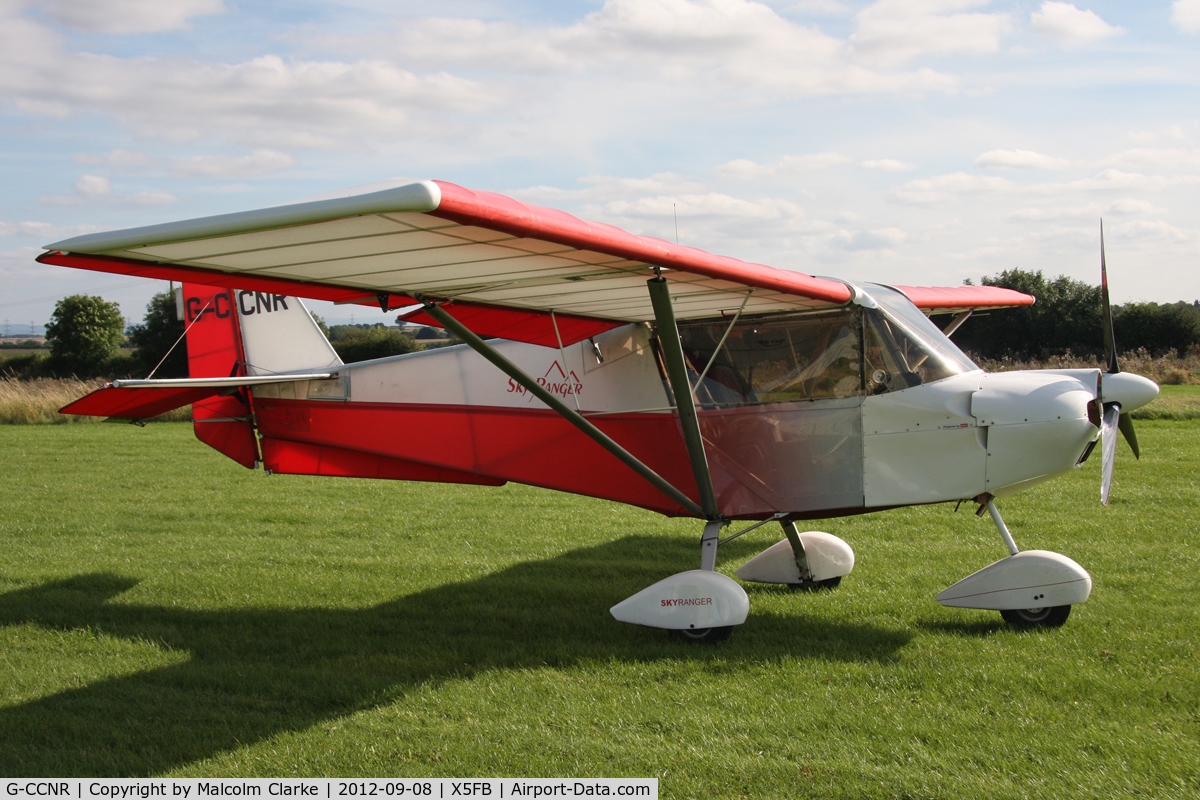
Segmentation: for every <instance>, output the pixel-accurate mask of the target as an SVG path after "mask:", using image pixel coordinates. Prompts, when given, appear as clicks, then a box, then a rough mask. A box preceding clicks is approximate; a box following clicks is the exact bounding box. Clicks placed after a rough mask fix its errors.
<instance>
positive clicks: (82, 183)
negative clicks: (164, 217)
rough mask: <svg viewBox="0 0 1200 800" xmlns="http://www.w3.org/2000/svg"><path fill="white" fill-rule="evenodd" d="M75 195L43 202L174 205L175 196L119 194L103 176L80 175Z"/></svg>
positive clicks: (47, 203)
mask: <svg viewBox="0 0 1200 800" xmlns="http://www.w3.org/2000/svg"><path fill="white" fill-rule="evenodd" d="M71 188H72V189H74V190H75V193H74V194H68V195H46V196H43V197H42V198H41V202H42V203H44V204H46V205H51V206H77V205H82V204H84V203H105V204H113V205H135V206H147V205H166V204H170V203H174V202H175V201H176V198H175V196H174V195H171V194H168V193H166V192H147V191H142V192H136V193H134V194H119V193H117V192H114V191H113V189H112V181H111V180H109V179H108V178H106V177H104V176H103V175H80V176H79V178H78V179H77V180H76V181H75V183H74V184H73V185H72V187H71Z"/></svg>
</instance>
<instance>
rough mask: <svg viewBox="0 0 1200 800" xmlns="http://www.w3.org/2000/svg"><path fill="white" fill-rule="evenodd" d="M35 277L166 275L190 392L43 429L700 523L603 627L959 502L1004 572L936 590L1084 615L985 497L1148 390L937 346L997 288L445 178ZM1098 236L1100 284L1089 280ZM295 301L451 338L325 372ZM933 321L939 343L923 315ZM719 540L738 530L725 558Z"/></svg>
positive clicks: (720, 611)
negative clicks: (178, 424) (702, 234)
mask: <svg viewBox="0 0 1200 800" xmlns="http://www.w3.org/2000/svg"><path fill="white" fill-rule="evenodd" d="M46 249H47V251H48V252H46V253H44V254H42V255H41V256H40V257H39V258H38V260H39V261H41V262H43V263H46V264H56V265H61V266H67V267H77V268H80V269H88V270H99V271H102V272H113V273H119V274H124V275H133V276H140V277H151V278H160V279H164V280H173V281H180V282H181V283H182V284H183V287H182V291H181V292H180V294H179V296H178V301H179V305H180V310H181V315H182V317H183V318H184V319H185V324H186V326H187V328H186V338H187V350H188V363H189V371H190V375H191V377H189V378H187V379H179V380H164V379H157V380H156V379H153V378H152V377H151V378H148V379H146V380H118V381H113V382H112V383H111V384H109V385H107V386H105V387H104V388H102V389H99V390H97V391H96V392H94V393H92V394H90V395H88V396H86V397H84V398H81V399H80V400H78V401H76V402H74V403H72V404H70V405H69V406H67V407H66V408H64V409H63V411H64V412H65V413H73V414H89V415H100V416H107V417H115V418H126V419H132V420H140V419H145V418H148V417H152V416H154V415H157V414H160V413H162V412H163V411H166V410H169V409H171V408H175V407H178V406H182V405H185V404H187V403H192V404H193V414H194V419H195V432H196V436H197V437H198V438H199V439H201V440H202V441H204V442H205V443H207V444H209V445H210V446H212V447H214V448H216V449H217V450H219V451H220V452H222V453H224V454H225V455H227V456H229V457H230V458H232V459H234V460H235V461H238V462H239V463H241V464H243V465H244V466H246V467H250V468H253V467H255V466H258V465H261V466H262V467H263V468H264V469H265V470H267V471H268V472H270V473H280V474H304V475H331V476H353V477H366V478H385V479H394V480H416V481H440V482H449V483H468V484H481V485H491V486H498V485H501V484H503V483H505V482H506V481H516V482H519V483H526V484H531V485H534V486H543V487H547V488H551V489H559V490H562V491H567V492H574V493H578V494H583V495H589V496H592V497H600V498H606V499H609V500H615V501H620V502H623V503H629V504H632V505H636V506H640V507H642V508H647V509H651V510H653V511H657V512H659V513H661V514H666V515H671V516H690V517H695V518H697V519H699V520H703V533H702V536H701V539H700V568H699V569H696V570H689V571H685V572H681V573H678V574H675V575H671V576H669V577H667V578H665V579H664V580H662V581H660V582H658V583H656V584H654V585H653V586H650V587H648V588H647V589H644V590H642V591H641V592H639V593H637V594H635V595H633V596H632V597H630V598H628V599H626V600H624V601H623V602H621V603H619V604H617V605H616V606H614V607H613V608H612V610H611V613H612V615H613V616H614V617H615V618H616V619H618V620H621V621H624V622H629V623H634V624H638V625H644V626H648V627H652V628H661V629H666V630H670V631H673V632H675V633H676V634H677V635H679V636H680V637H682V638H684V639H687V640H692V641H713V640H719V639H723V638H725V637H727V636H728V635H729V632H730V629H731V627H732V626H735V625H740V624H742V623H743V622H744V621H745V620H746V617H747V614H748V611H749V599H748V597H747V595H746V592H745V590H744V589H743V588H742V586H741V584H739V583H738V581H736V580H734V579H732V578H730V577H727V576H726V575H724V574H722V573H719V572H716V571H715V567H716V563H717V550H718V546H719V545H720V544H722V543H724V542H727V541H729V540H730V539H732V538H734V537H736V536H740V535H742V534H743V533H746V532H748V531H750V530H753V529H755V528H757V527H760V526H762V525H765V524H768V523H776V524H779V525H780V526H781V527H782V529H783V534H784V537H785V538H784V539H783V540H782V541H780V542H779V543H778V544H776V545H774V546H772V547H771V548H769V549H767V550H766V551H765V552H763V553H761V554H759V555H758V556H756V557H754V558H752V559H751V560H749V561H748V562H746V563H745V564H743V565H742V566H740V567H739V568H738V569H737V570H736V575H737V576H738V577H739V578H741V579H742V580H745V581H759V582H766V583H777V584H788V585H793V586H822V585H824V586H828V585H836V583H837V582H838V581H840V580H841V578H842V577H843V576H844V575H846V574H848V573H849V572H850V571H851V569H852V568H853V566H854V553H853V551H852V549H851V548H850V546H849V545H848V544H847V543H846V542H844V541H843V540H842V539H840V538H838V537H835V536H832V535H830V534H828V533H823V532H820V531H800V530H799V526H798V525H797V522H799V521H803V520H810V519H825V518H831V517H838V516H846V515H852V514H863V513H868V512H873V511H879V510H883V509H889V508H896V507H900V506H910V505H919V504H929V503H943V502H954V501H964V500H967V501H971V502H973V503H976V504H978V511H977V513H979V514H980V515H982V514H983V513H984V511H985V510H986V512H987V513H989V514H990V516H991V518H992V520H993V521H994V523H995V525H996V528H997V530H998V531H999V533H1000V536H1001V538H1002V539H1003V541H1004V544H1005V545H1006V547H1007V548H1008V551H1009V553H1010V555H1009V556H1007V557H1005V558H1003V559H1000V560H999V561H997V562H995V563H993V564H991V565H990V566H987V567H985V568H983V569H982V570H980V571H978V572H976V573H974V574H973V575H970V576H968V577H966V578H964V579H963V580H961V581H959V582H958V583H956V584H954V585H953V586H951V587H949V588H948V589H946V590H945V591H943V592H941V593H940V594H938V595H937V600H938V601H940V602H941V603H943V604H944V605H947V606H958V607H967V608H983V609H994V610H998V611H999V612H1000V613H1001V614H1002V615H1003V617H1004V618H1005V619H1006V620H1007V621H1009V622H1010V623H1012V624H1015V625H1042V626H1056V625H1061V624H1062V623H1063V622H1064V621H1065V620H1066V618H1067V615H1068V614H1069V612H1070V608H1071V606H1072V605H1073V604H1076V603H1082V602H1084V601H1085V600H1087V598H1088V596H1089V594H1090V593H1091V584H1092V582H1091V577H1090V576H1089V575H1088V573H1087V572H1086V571H1085V570H1084V569H1083V568H1082V567H1081V566H1080V565H1079V564H1077V563H1076V562H1075V561H1073V560H1071V559H1070V558H1068V557H1066V556H1064V555H1060V554H1057V553H1051V552H1047V551H1041V550H1025V551H1020V550H1019V549H1018V548H1017V545H1016V544H1015V542H1014V541H1013V537H1012V535H1011V534H1010V532H1009V531H1008V529H1007V527H1006V526H1005V524H1004V520H1003V519H1002V518H1001V516H1000V512H999V510H998V508H997V505H996V501H997V500H999V499H1003V498H1005V497H1008V496H1010V495H1013V494H1015V493H1017V492H1020V491H1022V490H1025V489H1028V488H1030V487H1032V486H1036V485H1037V484H1040V483H1042V482H1044V481H1046V480H1048V479H1050V478H1052V477H1054V476H1056V475H1060V474H1062V473H1065V472H1068V471H1070V470H1072V469H1073V468H1075V467H1076V466H1077V465H1079V464H1080V463H1082V462H1083V461H1084V460H1085V459H1086V458H1087V457H1088V456H1089V455H1090V454H1091V452H1092V449H1093V447H1094V446H1095V445H1096V443H1097V441H1102V442H1103V447H1102V457H1103V469H1102V492H1101V493H1102V499H1103V500H1104V501H1105V502H1107V500H1108V492H1109V487H1110V484H1111V480H1112V466H1113V461H1114V458H1115V448H1116V431H1117V430H1120V431H1122V432H1123V433H1124V435H1125V436H1126V438H1127V439H1128V440H1129V443H1130V445H1131V446H1132V448H1133V450H1134V453H1135V455H1136V454H1137V439H1136V436H1135V435H1134V431H1133V427H1132V423H1131V421H1130V418H1129V417H1128V416H1127V414H1126V413H1123V412H1129V411H1132V410H1133V409H1135V408H1138V407H1139V406H1142V405H1144V404H1146V403H1148V402H1149V401H1150V400H1152V399H1153V398H1154V397H1155V396H1156V395H1157V393H1158V387H1157V386H1156V385H1155V384H1154V383H1153V382H1151V381H1149V380H1147V379H1146V378H1143V377H1140V376H1137V375H1132V374H1129V373H1125V372H1121V371H1120V368H1119V365H1118V364H1117V360H1116V355H1115V346H1114V344H1113V339H1112V322H1111V312H1110V310H1109V305H1108V294H1107V292H1108V289H1107V278H1106V277H1105V278H1104V280H1103V284H1102V285H1103V291H1104V310H1105V317H1106V330H1105V342H1106V350H1107V365H1106V368H1105V369H1104V370H1099V369H1076V370H1041V371H1023V372H1008V373H1001V374H985V373H984V372H983V371H982V370H980V369H979V367H977V366H976V365H975V364H974V363H972V361H971V359H970V358H968V357H967V356H966V355H965V354H964V353H963V352H962V351H961V350H960V349H959V348H958V347H956V346H955V345H954V343H953V342H952V341H951V340H950V338H949V336H948V334H950V333H952V332H953V330H954V328H956V327H957V326H958V325H959V324H961V323H962V322H963V321H964V320H965V319H966V317H968V316H969V315H970V314H971V312H972V311H974V310H977V309H996V308H1004V307H1012V306H1021V305H1027V304H1029V303H1032V302H1033V300H1034V298H1032V297H1030V296H1028V295H1025V294H1021V293H1018V292H1014V291H1010V290H1007V289H1002V288H998V287H991V286H958V287H952V288H928V287H908V286H888V285H883V284H863V285H856V284H853V283H851V282H849V281H842V280H837V279H833V278H820V277H812V276H809V275H805V274H802V273H799V272H794V271H788V270H781V269H776V268H772V267H768V266H763V265H758V264H750V263H746V262H743V261H739V260H737V259H734V258H730V257H725V256H717V255H713V254H711V253H707V252H705V251H702V250H698V249H695V248H691V247H682V246H679V245H677V244H671V243H669V242H666V241H663V240H660V239H654V238H648V237H643V236H637V235H633V234H630V233H628V232H626V231H623V230H621V229H619V228H615V227H612V226H609V225H602V224H596V223H589V222H585V221H582V220H580V219H578V218H576V217H573V216H571V215H569V214H566V213H564V212H561V211H556V210H553V209H548V208H540V207H536V206H531V205H527V204H525V203H521V202H519V201H517V200H513V199H511V198H508V197H504V196H501V195H497V194H492V193H488V192H474V191H470V190H468V189H465V188H463V187H461V186H457V185H455V184H452V183H446V182H442V181H413V182H393V183H391V184H385V185H379V184H374V185H369V186H367V187H357V188H352V189H347V190H342V191H340V192H334V193H331V194H329V195H325V196H321V197H317V198H311V199H307V200H305V201H300V202H297V203H293V204H288V205H282V206H275V207H271V208H265V209H259V210H254V211H246V212H241V213H233V214H225V215H220V216H214V217H205V218H200V219H192V220H186V221H182V222H172V223H166V224H162V225H152V226H148V227H142V228H133V229H129V230H120V231H107V232H102V233H93V234H88V235H85V236H79V237H75V238H72V239H68V240H65V241H61V242H57V243H55V244H52V245H48V246H47V248H46ZM1103 259H1104V256H1103V232H1101V266H1102V275H1103V274H1104V265H1103ZM301 297H305V298H315V299H320V300H329V301H333V302H336V303H359V304H364V305H378V306H379V307H380V308H382V309H383V310H384V311H385V312H386V311H389V310H391V309H400V308H410V310H408V311H407V312H406V313H404V314H403V315H402V316H401V317H400V319H402V320H408V321H412V322H418V323H424V324H429V325H437V326H440V327H442V328H444V329H445V330H447V331H449V332H451V333H453V334H454V335H456V336H457V337H458V338H459V339H461V340H462V341H463V342H464V344H461V345H457V346H454V347H448V348H444V349H439V350H434V351H424V352H418V353H412V354H407V355H400V356H395V357H391V358H381V359H375V360H372V361H364V362H359V363H353V364H343V363H342V361H341V360H340V359H339V358H338V356H337V354H336V353H335V352H334V350H333V348H332V347H331V346H330V344H329V342H328V341H327V340H326V338H325V336H324V335H323V334H322V333H321V331H320V329H319V328H318V326H317V325H316V323H315V322H314V321H313V319H312V316H311V315H310V314H309V312H308V311H307V309H306V308H305V306H304V305H303V303H302V302H301V301H300V300H299V299H298V298H301ZM948 312H953V313H955V314H956V316H955V317H954V319H953V321H952V322H951V323H950V324H949V325H948V326H947V327H946V329H945V330H939V329H938V327H937V326H935V325H934V324H933V323H932V322H931V321H930V320H929V318H928V316H927V315H929V314H932V313H948ZM735 521H741V522H744V523H748V524H746V525H745V527H743V528H742V529H741V530H739V531H737V532H735V533H732V534H730V535H727V536H724V537H722V535H721V534H722V531H723V530H724V529H725V528H726V526H729V525H730V524H731V523H733V522H735Z"/></svg>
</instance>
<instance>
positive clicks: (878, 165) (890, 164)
mask: <svg viewBox="0 0 1200 800" xmlns="http://www.w3.org/2000/svg"><path fill="white" fill-rule="evenodd" d="M859 166H861V167H862V168H863V169H873V170H877V171H879V172H908V171H909V170H914V169H916V168H917V165H916V164H909V163H908V162H906V161H897V160H896V159H894V158H880V159H876V160H874V161H863V162H861V163H860V164H859Z"/></svg>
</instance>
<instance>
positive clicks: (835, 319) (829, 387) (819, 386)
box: [679, 307, 863, 408]
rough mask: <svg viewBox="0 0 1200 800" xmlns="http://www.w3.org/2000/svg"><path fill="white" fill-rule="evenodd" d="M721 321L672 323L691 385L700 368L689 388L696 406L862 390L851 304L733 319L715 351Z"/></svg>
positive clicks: (857, 320)
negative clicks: (803, 312) (693, 391)
mask: <svg viewBox="0 0 1200 800" xmlns="http://www.w3.org/2000/svg"><path fill="white" fill-rule="evenodd" d="M728 328H729V323H728V322H726V321H723V320H718V321H714V322H697V323H684V324H682V325H680V326H679V336H680V343H681V344H682V346H683V353H684V357H685V359H686V360H687V362H688V372H689V377H690V379H691V381H692V383H693V385H696V380H697V378H698V377H699V376H700V374H701V373H704V371H705V369H706V368H707V370H708V371H707V373H706V374H705V375H704V380H703V381H702V382H701V383H700V384H699V385H698V386H697V387H696V392H695V396H696V402H697V404H698V405H700V406H701V407H709V408H714V407H715V408H720V407H726V406H738V405H755V404H760V403H784V402H790V401H794V400H811V399H814V398H824V397H853V396H856V395H860V394H862V392H863V375H862V366H861V362H862V358H861V355H860V354H861V349H862V321H861V311H860V310H859V309H858V308H856V307H847V308H839V309H834V310H832V311H825V312H820V313H810V314H804V315H792V316H787V317H771V318H762V319H756V320H746V321H742V322H738V323H737V324H736V325H735V326H734V327H733V329H732V330H731V331H729V336H728V337H727V338H726V340H725V343H724V345H722V346H721V348H720V350H719V351H718V350H717V345H718V344H719V343H720V341H721V337H722V336H724V335H725V332H726V331H727V330H728ZM714 353H716V358H713V354H714ZM710 361H711V362H712V363H711V366H710V365H709V362H710Z"/></svg>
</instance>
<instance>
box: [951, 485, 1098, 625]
mask: <svg viewBox="0 0 1200 800" xmlns="http://www.w3.org/2000/svg"><path fill="white" fill-rule="evenodd" d="M976 500H977V501H978V502H979V511H978V512H976V513H978V514H979V515H980V516H982V515H983V512H984V511H985V510H986V511H987V512H988V514H989V515H990V516H991V518H992V522H993V523H995V525H996V530H997V531H999V532H1000V538H1002V539H1003V540H1004V546H1005V547H1007V548H1008V552H1009V553H1010V554H1011V555H1009V557H1008V558H1002V559H1000V560H999V561H997V562H996V563H994V564H990V565H988V566H986V567H984V568H983V569H981V570H979V571H978V572H976V573H975V574H974V575H968V576H967V577H965V578H963V579H962V580H961V581H959V582H958V583H956V584H954V585H953V586H951V587H950V588H949V589H946V590H944V591H942V592H941V593H940V594H938V596H937V601H938V602H939V603H941V604H942V605H944V606H955V607H958V608H985V609H991V610H994V611H999V612H1000V616H1002V617H1003V618H1004V621H1005V622H1007V623H1008V624H1010V625H1016V626H1019V627H1042V628H1056V627H1058V626H1059V625H1062V624H1063V623H1064V622H1066V621H1067V617H1068V616H1070V614H1071V606H1072V605H1073V604H1075V603H1082V602H1084V601H1085V600H1087V599H1088V596H1089V595H1090V594H1091V592H1092V577H1091V576H1090V575H1088V574H1087V571H1086V570H1085V569H1084V568H1083V567H1081V566H1079V565H1078V564H1076V563H1075V562H1074V561H1072V560H1071V559H1069V558H1067V557H1066V556H1064V555H1060V554H1059V553H1051V552H1048V551H1046V550H1025V551H1023V552H1022V551H1021V550H1019V549H1017V543H1016V542H1015V541H1013V537H1012V534H1011V533H1010V532H1009V530H1008V526H1007V525H1005V524H1004V519H1003V518H1002V517H1001V516H1000V510H999V509H998V508H996V500H995V498H994V497H992V496H991V495H990V494H983V495H980V496H979V497H977V498H976Z"/></svg>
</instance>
